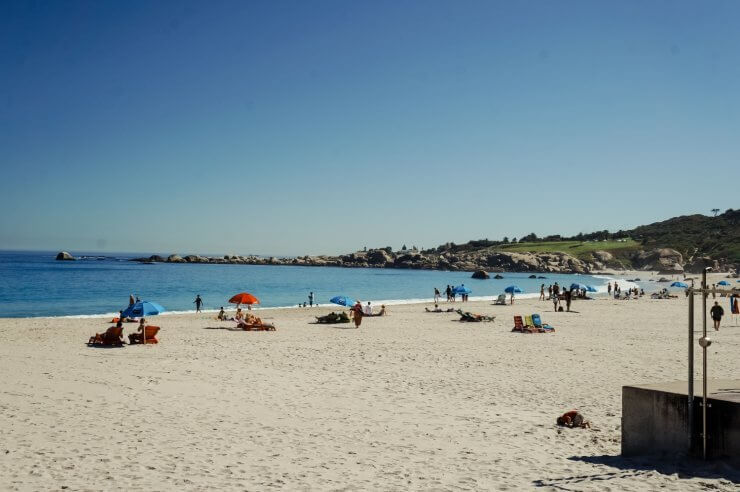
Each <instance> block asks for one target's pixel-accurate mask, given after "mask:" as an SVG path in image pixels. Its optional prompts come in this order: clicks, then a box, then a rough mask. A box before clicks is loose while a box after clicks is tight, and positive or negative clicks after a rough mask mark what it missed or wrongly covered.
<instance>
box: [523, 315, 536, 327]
mask: <svg viewBox="0 0 740 492" xmlns="http://www.w3.org/2000/svg"><path fill="white" fill-rule="evenodd" d="M524 326H531V327H532V328H534V322H533V321H532V317H531V316H525V317H524Z"/></svg>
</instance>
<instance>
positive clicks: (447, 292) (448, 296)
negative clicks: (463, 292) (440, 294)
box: [445, 284, 452, 302]
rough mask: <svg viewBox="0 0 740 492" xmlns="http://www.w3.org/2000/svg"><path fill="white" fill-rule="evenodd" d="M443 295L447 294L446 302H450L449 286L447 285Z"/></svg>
mask: <svg viewBox="0 0 740 492" xmlns="http://www.w3.org/2000/svg"><path fill="white" fill-rule="evenodd" d="M445 294H447V302H450V299H452V288H451V287H450V285H449V284H447V288H446V289H445Z"/></svg>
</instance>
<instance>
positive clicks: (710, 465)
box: [532, 455, 740, 490]
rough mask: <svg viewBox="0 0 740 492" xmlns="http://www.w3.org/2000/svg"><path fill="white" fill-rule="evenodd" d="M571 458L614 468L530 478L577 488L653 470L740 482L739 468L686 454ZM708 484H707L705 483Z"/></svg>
mask: <svg viewBox="0 0 740 492" xmlns="http://www.w3.org/2000/svg"><path fill="white" fill-rule="evenodd" d="M568 459H569V460H572V461H582V462H584V463H590V464H592V465H604V466H608V467H611V468H615V471H610V472H604V473H595V474H592V475H574V476H570V477H561V478H545V479H539V480H535V481H534V482H532V484H533V485H534V486H535V487H549V488H553V489H558V490H581V489H582V488H584V487H586V486H589V485H590V486H595V485H597V484H599V483H603V486H604V487H606V486H607V483H606V482H608V481H609V480H614V479H621V478H630V477H641V476H649V475H653V474H656V473H657V474H661V475H676V476H677V477H678V478H680V479H690V478H699V479H701V478H704V479H712V480H726V481H728V482H731V483H733V484H739V483H740V469H738V468H735V467H733V466H732V465H730V464H728V463H726V462H722V461H709V462H704V461H700V460H694V459H689V458H684V459H673V460H671V459H669V458H664V457H640V458H625V457H623V456H609V455H601V456H571V457H570V458H568ZM727 485H730V484H729V483H728V484H727ZM706 486H707V487H710V488H711V487H712V485H711V484H706Z"/></svg>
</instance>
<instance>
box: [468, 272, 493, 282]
mask: <svg viewBox="0 0 740 492" xmlns="http://www.w3.org/2000/svg"><path fill="white" fill-rule="evenodd" d="M472 278H478V279H481V280H485V279H488V278H491V277H490V275H488V272H486V271H485V270H476V271H475V272H473V275H472Z"/></svg>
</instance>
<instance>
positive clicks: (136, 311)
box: [122, 301, 165, 318]
mask: <svg viewBox="0 0 740 492" xmlns="http://www.w3.org/2000/svg"><path fill="white" fill-rule="evenodd" d="M164 311H165V309H164V308H163V307H162V306H160V305H159V304H157V303H156V302H149V301H139V302H136V303H134V304H131V305H130V306H129V307H127V308H126V309H124V310H123V313H122V314H123V317H124V318H141V317H142V316H156V315H157V314H160V313H163V312H164Z"/></svg>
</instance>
